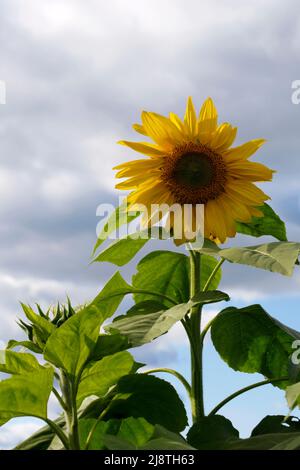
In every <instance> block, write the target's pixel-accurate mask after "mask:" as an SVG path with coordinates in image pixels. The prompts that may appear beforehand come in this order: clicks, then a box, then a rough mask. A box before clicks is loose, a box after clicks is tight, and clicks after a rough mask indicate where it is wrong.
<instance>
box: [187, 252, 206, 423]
mask: <svg viewBox="0 0 300 470" xmlns="http://www.w3.org/2000/svg"><path fill="white" fill-rule="evenodd" d="M200 267H201V255H200V253H197V252H195V251H190V298H193V297H194V296H195V295H197V294H198V293H199V292H200ZM201 309H202V307H201V306H199V305H196V306H194V307H193V308H192V309H191V314H190V322H189V331H190V336H189V340H190V348H191V378H192V390H191V407H192V418H193V422H194V423H195V422H197V421H198V420H199V419H200V418H201V417H203V416H204V403H203V378H202V375H203V373H202V349H203V348H202V341H201V337H200V328H201Z"/></svg>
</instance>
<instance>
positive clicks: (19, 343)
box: [6, 339, 43, 354]
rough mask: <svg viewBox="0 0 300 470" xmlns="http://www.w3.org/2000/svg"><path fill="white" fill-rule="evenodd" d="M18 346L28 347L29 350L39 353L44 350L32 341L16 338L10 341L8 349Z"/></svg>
mask: <svg viewBox="0 0 300 470" xmlns="http://www.w3.org/2000/svg"><path fill="white" fill-rule="evenodd" d="M17 347H22V348H26V349H28V350H29V351H32V352H35V353H38V354H41V353H42V352H43V350H42V349H41V348H40V347H39V346H38V345H37V344H35V343H33V342H32V341H16V340H14V339H11V340H9V341H8V343H7V346H6V349H14V348H17Z"/></svg>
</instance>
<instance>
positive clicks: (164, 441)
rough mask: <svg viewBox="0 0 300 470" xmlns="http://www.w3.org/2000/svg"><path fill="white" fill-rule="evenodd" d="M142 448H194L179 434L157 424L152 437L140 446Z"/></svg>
mask: <svg viewBox="0 0 300 470" xmlns="http://www.w3.org/2000/svg"><path fill="white" fill-rule="evenodd" d="M141 449H143V450H195V448H194V447H192V446H190V445H189V444H188V443H187V442H186V441H185V440H184V439H183V437H182V436H181V435H180V434H176V433H174V432H171V431H169V430H168V429H165V428H164V427H163V426H160V425H159V424H157V425H156V426H155V427H154V433H153V436H152V438H151V439H150V440H149V441H148V442H147V443H146V444H145V445H143V446H142V447H141Z"/></svg>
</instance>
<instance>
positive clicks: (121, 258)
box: [94, 232, 149, 266]
mask: <svg viewBox="0 0 300 470" xmlns="http://www.w3.org/2000/svg"><path fill="white" fill-rule="evenodd" d="M141 234H143V232H141ZM148 241H149V238H145V237H138V236H137V237H132V236H131V235H128V236H127V237H124V238H121V239H120V240H117V241H116V242H115V243H113V244H111V245H110V246H109V247H108V248H106V249H105V250H104V251H102V252H101V253H100V254H99V255H98V256H97V257H96V258H95V259H94V261H97V262H103V261H106V262H108V263H113V264H116V265H117V266H124V265H125V264H127V263H129V261H130V260H131V259H132V258H133V257H134V256H135V255H136V254H137V253H138V252H139V251H140V250H141V249H142V248H143V246H144V245H145V244H146V243H147V242H148Z"/></svg>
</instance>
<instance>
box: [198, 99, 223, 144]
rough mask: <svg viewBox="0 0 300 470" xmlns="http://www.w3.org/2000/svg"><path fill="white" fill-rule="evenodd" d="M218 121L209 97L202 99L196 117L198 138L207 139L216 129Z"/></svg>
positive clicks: (215, 110)
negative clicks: (202, 101)
mask: <svg viewBox="0 0 300 470" xmlns="http://www.w3.org/2000/svg"><path fill="white" fill-rule="evenodd" d="M217 122H218V113H217V109H216V107H215V105H214V102H213V100H212V99H211V98H207V100H206V101H204V103H203V105H202V108H201V110H200V113H199V118H198V135H199V138H200V140H201V139H202V140H203V139H209V138H210V136H211V134H212V133H213V132H214V131H215V130H216V128H217Z"/></svg>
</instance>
